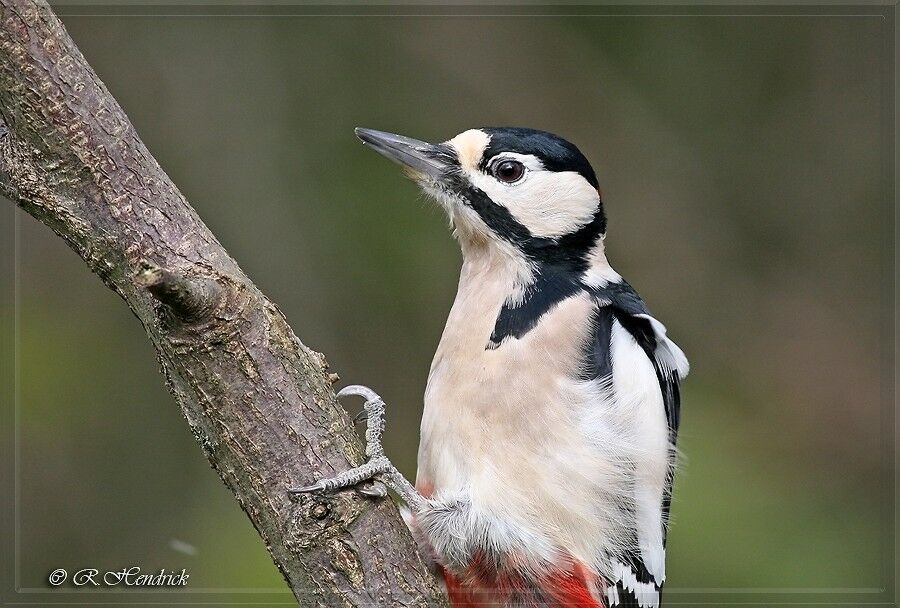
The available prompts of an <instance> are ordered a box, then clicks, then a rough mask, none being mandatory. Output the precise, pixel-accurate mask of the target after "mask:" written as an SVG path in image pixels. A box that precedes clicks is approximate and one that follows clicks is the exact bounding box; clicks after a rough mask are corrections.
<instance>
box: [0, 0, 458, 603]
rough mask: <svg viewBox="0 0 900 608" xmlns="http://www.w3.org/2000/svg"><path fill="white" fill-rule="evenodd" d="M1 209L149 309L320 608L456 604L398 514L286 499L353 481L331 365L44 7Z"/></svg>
mask: <svg viewBox="0 0 900 608" xmlns="http://www.w3.org/2000/svg"><path fill="white" fill-rule="evenodd" d="M0 117H2V123H0V193H2V194H3V195H5V196H6V197H8V198H9V199H11V200H13V201H14V202H15V203H16V204H17V205H18V206H20V207H21V208H23V209H24V210H25V211H27V212H28V213H30V214H31V215H32V216H34V217H35V218H37V219H38V220H39V221H40V222H42V223H44V224H46V225H47V226H49V227H50V228H51V229H52V230H53V231H54V232H56V234H58V235H59V236H61V237H62V238H63V239H65V240H66V242H67V243H68V244H69V245H70V246H71V247H72V249H74V250H75V251H76V252H77V253H78V255H80V256H81V257H82V258H83V259H84V261H85V262H86V263H87V264H88V266H89V267H90V268H91V270H93V271H94V272H95V273H96V274H97V275H98V276H99V277H100V278H101V279H102V281H103V282H104V283H105V284H106V285H107V286H108V287H109V288H110V289H112V290H113V291H115V292H116V293H118V294H119V295H120V296H121V297H122V299H124V300H125V302H126V304H127V305H128V306H129V307H130V308H131V310H132V311H134V314H135V315H136V316H137V317H138V318H139V319H140V321H141V323H143V325H144V327H145V328H146V330H147V335H148V336H149V338H150V340H151V341H152V343H153V345H154V346H155V347H156V350H157V353H158V358H159V362H160V365H161V367H162V370H163V373H164V375H165V378H166V382H167V384H168V386H169V389H170V390H171V391H172V393H173V394H174V395H175V397H176V400H177V401H178V404H179V405H180V406H181V409H182V411H183V413H184V416H185V418H186V419H187V421H188V424H190V427H191V430H192V431H193V433H194V436H195V437H196V438H197V441H198V442H199V443H200V445H201V446H202V448H203V450H204V452H205V453H206V456H207V457H208V458H209V462H210V464H212V466H213V468H214V469H215V470H216V471H217V472H218V473H219V475H220V476H221V478H222V480H223V481H224V482H225V484H226V485H227V486H228V487H229V488H230V489H231V491H232V492H234V496H235V498H237V500H238V502H239V503H240V505H241V507H243V509H244V511H246V513H247V515H248V516H249V517H250V520H251V522H252V523H253V525H254V526H255V527H256V529H257V530H258V531H259V534H260V536H261V537H262V539H263V540H264V541H265V543H266V546H267V548H268V550H269V553H270V554H271V555H272V558H273V559H274V561H275V563H276V564H277V566H278V568H279V569H280V570H281V572H282V574H283V575H284V577H285V579H286V580H287V582H288V584H289V585H290V587H291V589H292V590H293V592H294V594H295V596H296V597H297V599H298V600H299V601H300V603H301V604H302V605H304V606H307V605H327V606H341V605H343V606H373V605H383V606H397V605H400V606H425V605H436V604H437V605H440V604H443V603H444V600H443V596H442V593H441V592H440V590H439V589H438V587H437V585H436V583H435V580H434V578H433V577H432V576H431V575H430V574H429V573H428V571H427V569H426V568H425V567H424V566H423V564H422V561H421V560H420V558H419V556H418V554H417V553H416V550H415V545H414V542H413V541H412V539H411V538H410V536H409V534H408V532H407V530H406V529H405V527H404V525H403V523H402V521H401V519H400V518H399V515H398V513H397V509H396V507H395V506H394V505H393V504H392V503H391V502H390V501H389V500H373V499H370V498H364V497H362V496H360V495H358V494H357V493H356V492H354V491H346V492H341V493H339V494H336V495H333V496H320V495H312V496H300V497H296V498H294V497H291V496H289V495H288V493H287V492H286V490H287V488H288V487H290V486H292V485H296V484H304V483H308V482H311V481H313V480H314V479H316V478H318V477H321V476H330V475H332V474H333V473H335V472H337V471H340V470H343V469H346V468H348V467H350V466H355V465H358V464H360V463H361V461H362V459H363V450H362V446H361V443H360V441H359V439H358V437H357V435H356V433H355V431H354V428H353V424H352V422H351V420H350V419H349V417H348V415H347V414H346V412H345V411H344V409H343V408H342V407H341V406H340V405H339V404H338V403H337V402H336V400H335V397H334V392H333V390H332V387H331V380H332V379H333V375H330V374H329V373H328V367H327V363H326V361H325V358H324V356H322V355H321V354H320V353H317V352H314V351H312V350H310V349H309V348H307V347H306V346H304V345H303V344H302V343H301V342H300V341H299V340H298V339H297V337H296V336H295V335H294V333H293V331H292V330H291V328H290V327H289V326H288V323H287V321H286V320H285V317H284V315H283V314H282V313H281V312H280V311H279V310H278V308H277V307H276V306H275V305H274V304H273V303H272V302H270V301H269V300H268V299H267V298H266V297H265V296H264V295H263V294H262V293H261V292H260V291H259V289H257V288H256V286H255V285H254V284H253V283H252V282H251V281H250V280H249V279H248V278H247V276H246V275H245V274H244V273H243V272H242V271H241V269H240V268H239V267H238V265H237V263H235V261H234V260H233V259H232V258H231V257H230V256H229V255H228V253H227V252H226V251H225V250H224V249H223V248H222V246H221V245H220V244H219V243H218V241H217V240H216V238H215V237H214V236H213V234H212V233H211V232H210V231H209V229H207V227H206V226H205V225H204V224H203V222H202V221H201V220H200V218H199V217H198V216H197V214H196V212H195V211H194V210H193V209H192V208H191V206H190V205H189V204H188V203H187V201H186V200H185V199H184V197H183V196H182V195H181V193H180V192H179V191H178V189H177V188H176V187H175V185H174V184H173V183H172V182H171V181H170V180H169V178H168V177H167V176H166V174H165V173H164V172H163V170H162V169H161V168H160V167H159V165H158V164H157V162H156V161H155V160H154V158H153V157H152V156H151V154H150V152H149V151H148V150H147V148H146V146H145V145H144V144H143V143H142V142H141V140H140V138H139V137H138V135H137V133H136V132H135V130H134V128H133V127H132V125H131V123H130V122H129V121H128V118H127V117H126V116H125V114H124V112H123V111H122V109H121V108H120V107H119V105H118V104H117V103H116V101H115V100H114V99H113V97H112V96H111V95H110V93H109V91H107V89H106V87H105V86H104V85H103V83H102V82H100V80H99V79H98V78H97V75H96V74H95V73H94V72H93V70H92V69H91V68H90V66H89V65H88V63H87V62H86V61H85V59H84V57H82V55H81V53H80V52H79V51H78V49H77V48H76V46H75V44H74V43H73V42H72V40H71V38H70V37H69V35H68V34H67V33H66V30H65V28H64V27H63V25H62V24H61V22H60V21H59V19H58V18H57V17H56V16H55V15H54V14H53V12H52V10H51V9H50V8H49V6H48V5H47V4H46V3H45V2H43V1H31V0H0Z"/></svg>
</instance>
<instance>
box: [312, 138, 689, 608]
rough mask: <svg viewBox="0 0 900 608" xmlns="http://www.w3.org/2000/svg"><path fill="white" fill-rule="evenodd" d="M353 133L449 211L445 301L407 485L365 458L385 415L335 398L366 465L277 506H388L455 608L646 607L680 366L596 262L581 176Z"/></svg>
mask: <svg viewBox="0 0 900 608" xmlns="http://www.w3.org/2000/svg"><path fill="white" fill-rule="evenodd" d="M356 133H357V136H358V137H359V138H360V139H361V140H362V141H363V142H364V143H366V144H368V145H369V146H371V147H372V148H373V149H375V150H376V151H378V152H380V153H381V154H383V155H384V156H387V157H388V158H390V159H392V160H394V161H396V162H398V163H400V164H401V165H403V166H404V167H405V168H406V170H407V172H408V173H409V175H410V176H411V177H412V178H413V179H414V180H415V181H417V182H418V183H419V184H420V185H421V186H422V188H423V189H424V190H425V191H426V192H427V193H428V194H430V195H431V196H432V197H433V198H434V199H436V200H437V201H438V202H439V203H440V204H441V205H442V206H443V207H444V209H445V210H446V211H447V213H448V214H449V216H450V220H451V222H452V226H453V229H454V234H455V236H456V238H457V239H458V241H459V244H460V247H461V249H462V255H463V263H462V270H461V275H460V279H459V288H458V292H457V295H456V300H455V302H454V303H453V307H452V308H451V310H450V315H449V318H448V319H447V324H446V327H445V328H444V333H443V336H442V337H441V341H440V345H439V346H438V349H437V353H436V354H435V356H434V361H433V362H432V365H431V371H430V373H429V376H428V385H427V388H426V391H425V410H424V414H423V417H422V426H421V443H420V446H419V459H418V476H417V479H416V486H415V488H413V486H412V485H411V484H410V483H409V482H407V481H406V480H405V479H404V478H403V477H402V475H400V473H399V472H398V471H397V470H396V469H395V468H394V467H393V465H392V464H391V463H390V461H389V460H388V459H387V458H386V457H385V456H384V453H383V451H382V448H381V443H380V438H381V430H382V429H383V428H384V420H383V415H384V402H383V401H381V399H380V398H379V397H378V395H376V394H375V393H374V392H372V391H371V390H369V389H366V388H364V387H348V388H346V389H344V390H343V391H341V393H340V394H341V396H344V395H348V394H359V395H362V396H364V397H365V398H366V411H367V412H368V417H369V429H368V432H367V440H368V445H367V452H368V455H369V461H368V462H367V463H366V464H364V465H363V466H362V467H359V468H357V469H353V470H351V471H347V472H345V473H342V474H340V475H338V476H337V477H335V478H331V479H323V480H321V481H319V482H317V483H315V484H313V485H311V486H308V487H305V488H300V489H298V490H295V491H332V490H335V489H337V488H340V487H346V486H350V485H355V484H357V483H359V482H360V481H362V480H365V479H375V480H377V481H378V482H380V483H382V484H384V485H386V486H387V487H389V488H391V489H393V490H395V491H396V492H397V493H398V494H399V496H400V497H401V498H402V499H403V500H404V501H405V502H406V503H407V505H408V507H409V509H410V517H409V521H410V524H411V528H412V529H413V532H414V534H415V536H416V537H417V539H418V540H419V542H420V544H421V545H422V547H423V549H424V550H425V551H426V552H427V553H428V554H430V555H431V556H433V559H434V560H435V562H436V566H437V567H438V568H439V570H440V572H441V573H442V574H443V577H444V580H445V581H446V585H447V590H448V594H449V597H450V601H451V604H452V605H453V606H455V607H462V606H466V607H469V606H472V607H474V606H498V605H500V606H581V607H591V606H592V607H601V606H602V607H604V608H612V607H619V606H623V607H624V606H642V607H650V606H659V605H660V602H661V591H662V587H663V583H664V581H665V578H666V573H665V541H666V525H667V516H668V512H669V500H670V493H671V487H672V476H673V470H674V464H675V439H676V434H677V431H678V419H679V383H680V381H681V380H682V379H683V378H684V377H685V376H686V375H687V372H688V362H687V359H686V358H685V356H684V354H683V353H682V351H681V350H680V349H679V348H678V346H676V345H675V343H674V342H672V341H671V340H670V339H669V338H667V337H666V328H665V327H664V326H663V324H662V323H660V322H659V321H658V320H656V319H655V318H654V317H653V316H651V315H650V313H649V312H648V310H647V307H646V306H645V305H644V302H643V301H642V300H641V298H640V296H638V294H637V293H636V292H635V290H634V289H632V287H631V286H630V285H629V284H628V283H627V282H625V280H624V279H623V278H622V277H621V276H620V275H619V274H618V273H616V271H614V270H613V269H612V267H611V266H610V265H609V262H608V261H607V258H606V254H605V249H604V238H605V236H606V216H605V214H604V210H603V204H602V202H601V197H600V191H599V188H598V183H597V178H596V176H595V174H594V170H593V169H592V168H591V165H590V164H589V163H588V161H587V159H585V157H584V156H583V155H582V154H581V152H579V150H578V149H577V148H576V147H575V146H574V145H572V144H571V143H569V142H568V141H566V140H564V139H562V138H560V137H558V136H556V135H552V134H550V133H546V132H542V131H535V130H532V129H522V128H482V129H472V130H469V131H465V132H463V133H461V134H459V135H457V136H456V137H454V138H453V139H451V140H449V141H447V142H444V143H440V144H429V143H425V142H422V141H418V140H414V139H410V138H407V137H402V136H399V135H392V134H389V133H384V132H380V131H373V130H369V129H357V131H356ZM380 487H381V489H382V490H383V489H384V486H380ZM369 492H370V493H371V492H372V490H371V489H369Z"/></svg>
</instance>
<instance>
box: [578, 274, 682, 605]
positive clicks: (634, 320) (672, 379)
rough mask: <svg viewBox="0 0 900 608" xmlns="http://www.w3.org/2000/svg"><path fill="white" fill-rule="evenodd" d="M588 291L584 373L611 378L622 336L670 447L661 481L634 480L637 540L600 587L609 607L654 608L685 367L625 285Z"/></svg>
mask: <svg viewBox="0 0 900 608" xmlns="http://www.w3.org/2000/svg"><path fill="white" fill-rule="evenodd" d="M593 292H594V295H595V297H596V299H597V303H598V308H597V310H596V313H595V314H596V318H595V323H594V338H593V342H592V344H591V346H590V347H591V352H590V353H589V357H588V359H589V361H590V365H589V370H588V373H589V374H590V375H592V376H593V377H594V378H597V379H604V378H606V377H607V376H609V377H610V378H611V377H612V373H613V367H614V364H613V361H612V357H613V354H612V353H613V340H614V336H615V335H616V333H617V332H619V335H621V331H622V330H624V331H626V332H627V334H628V335H629V336H630V337H631V338H632V339H633V340H634V342H635V343H636V344H637V346H639V347H640V349H641V350H642V351H643V353H644V354H645V355H646V356H647V358H648V359H649V360H650V362H651V363H652V365H653V370H654V371H655V372H656V380H657V382H658V385H659V391H660V394H661V397H662V406H663V408H664V412H665V420H666V426H667V428H668V438H669V444H670V454H669V456H668V459H669V461H668V463H667V465H668V466H666V467H665V472H664V473H662V474H661V475H663V476H664V477H665V479H658V480H657V481H658V482H661V483H653V482H647V481H644V480H642V479H641V478H640V476H636V478H635V487H634V492H635V494H636V496H635V502H634V513H633V515H634V517H635V526H634V528H635V532H636V535H637V538H636V539H634V540H635V542H634V543H633V547H634V548H633V549H632V550H629V551H628V552H627V553H626V554H625V555H623V556H621V559H620V560H618V561H617V563H616V564H615V565H614V571H613V578H614V580H612V581H609V582H608V586H607V588H606V596H607V601H608V603H609V606H610V608H613V607H615V608H650V607H657V606H660V604H661V596H662V587H663V583H664V580H665V526H666V520H667V518H668V514H669V503H670V495H671V485H672V477H671V472H672V469H673V466H674V446H675V442H676V439H677V435H678V424H679V417H680V405H681V404H680V394H679V383H680V381H681V380H682V379H683V378H684V377H685V376H686V375H687V373H688V369H689V367H688V362H687V358H686V357H685V355H684V353H683V352H682V351H681V349H680V348H678V346H677V345H675V343H674V342H672V341H671V340H669V339H668V338H667V337H666V328H665V326H663V324H662V323H660V322H659V321H658V320H656V319H655V318H653V317H652V316H651V315H650V313H649V311H648V310H647V307H646V306H645V305H644V302H643V301H642V300H641V298H640V296H638V294H637V293H636V292H635V291H634V289H632V287H631V286H630V285H628V283H626V282H624V281H622V282H618V283H609V284H607V285H605V286H603V287H599V288H594V289H593ZM644 365H646V364H644ZM650 382H652V380H650ZM654 402H656V403H658V400H654ZM648 496H650V497H651V498H650V501H649V502H648V500H647V499H648Z"/></svg>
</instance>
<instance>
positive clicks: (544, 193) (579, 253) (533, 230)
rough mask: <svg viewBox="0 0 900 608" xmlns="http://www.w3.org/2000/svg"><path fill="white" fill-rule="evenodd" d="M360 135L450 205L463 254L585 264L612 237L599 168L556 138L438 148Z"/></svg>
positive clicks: (517, 133) (532, 134) (490, 139)
mask: <svg viewBox="0 0 900 608" xmlns="http://www.w3.org/2000/svg"><path fill="white" fill-rule="evenodd" d="M356 135H357V136H358V137H359V138H360V139H361V140H362V141H363V142H364V143H366V144H368V145H369V146H371V147H372V148H374V149H375V150H376V151H377V152H379V153H381V154H383V155H384V156H386V157H388V158H390V159H391V160H393V161H395V162H397V163H399V164H401V165H403V166H404V168H405V169H406V171H407V173H408V174H409V175H410V177H412V178H413V179H414V180H415V181H416V182H418V183H419V184H420V185H421V186H422V188H423V189H424V190H425V191H426V192H427V193H429V194H430V195H432V196H433V197H434V198H435V199H437V200H438V201H439V202H440V203H441V204H442V205H443V206H444V207H445V208H446V210H447V212H448V214H449V215H450V219H451V221H452V222H453V225H454V228H455V231H456V234H457V237H458V238H459V240H460V243H461V245H462V247H463V251H464V253H465V252H466V250H467V249H468V250H477V249H480V248H483V247H494V248H500V249H503V250H507V251H512V252H515V253H517V254H520V255H524V256H525V257H526V258H528V259H529V260H532V261H535V262H550V263H564V264H567V265H568V264H575V265H576V266H586V265H587V263H588V257H589V256H590V255H591V252H592V251H593V250H594V249H595V247H596V246H598V245H599V244H600V241H601V239H602V238H603V235H604V233H605V232H606V217H605V215H604V213H603V204H602V202H601V200H600V191H599V189H598V185H597V177H596V176H595V174H594V170H593V169H592V168H591V165H590V163H588V161H587V159H586V158H585V157H584V155H583V154H582V153H581V152H580V151H579V150H578V148H576V147H575V146H574V145H573V144H571V143H569V142H568V141H566V140H564V139H562V138H561V137H558V136H556V135H553V134H551V133H546V132H544V131H536V130H533V129H523V128H511V127H505V128H481V129H470V130H468V131H464V132H463V133H460V134H459V135H457V136H456V137H454V138H453V139H450V140H448V141H445V142H443V143H439V144H430V143H426V142H423V141H419V140H416V139H411V138H409V137H403V136H401V135H393V134H391V133H385V132H383V131H374V130H371V129H357V130H356ZM601 247H602V245H601Z"/></svg>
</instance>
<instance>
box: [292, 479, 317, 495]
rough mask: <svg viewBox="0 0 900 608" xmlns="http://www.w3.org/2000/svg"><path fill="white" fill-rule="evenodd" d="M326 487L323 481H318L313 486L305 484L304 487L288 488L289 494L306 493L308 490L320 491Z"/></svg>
mask: <svg viewBox="0 0 900 608" xmlns="http://www.w3.org/2000/svg"><path fill="white" fill-rule="evenodd" d="M324 489H325V484H324V483H323V482H321V481H317V482H316V483H314V484H313V485H311V486H304V487H302V488H290V489H289V490H288V494H306V493H307V492H318V491H320V490H324Z"/></svg>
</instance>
